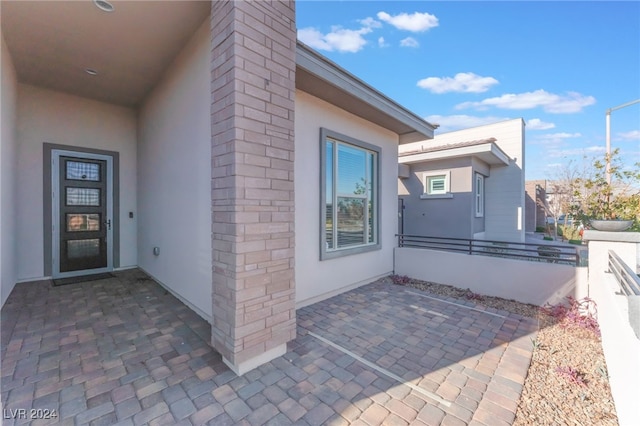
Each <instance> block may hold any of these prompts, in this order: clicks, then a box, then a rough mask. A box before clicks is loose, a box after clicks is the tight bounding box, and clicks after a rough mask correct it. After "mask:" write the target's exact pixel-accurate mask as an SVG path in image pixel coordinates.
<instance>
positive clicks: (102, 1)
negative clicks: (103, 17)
mask: <svg viewBox="0 0 640 426" xmlns="http://www.w3.org/2000/svg"><path fill="white" fill-rule="evenodd" d="M93 4H95V5H96V6H97V7H98V9H100V10H104V11H105V12H113V11H114V10H115V8H114V7H113V5H112V4H111V3H109V2H108V1H107V0H93Z"/></svg>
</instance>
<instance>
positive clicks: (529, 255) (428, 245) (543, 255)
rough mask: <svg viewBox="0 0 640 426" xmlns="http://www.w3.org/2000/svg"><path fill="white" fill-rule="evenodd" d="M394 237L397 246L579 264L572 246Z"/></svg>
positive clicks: (444, 238) (578, 257)
mask: <svg viewBox="0 0 640 426" xmlns="http://www.w3.org/2000/svg"><path fill="white" fill-rule="evenodd" d="M396 236H397V237H398V247H412V248H425V249H432V250H443V251H453V252H459V253H466V254H476V255H483V256H493V257H503V258H507V259H519V260H528V261H532V262H548V263H557V264H562V265H571V266H579V264H580V254H579V253H578V251H577V250H576V248H575V247H567V246H561V245H553V244H528V243H512V242H507V241H493V240H470V239H466V238H447V237H429V236H423V235H407V234H397V235H396Z"/></svg>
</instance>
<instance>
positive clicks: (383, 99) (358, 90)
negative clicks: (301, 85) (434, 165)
mask: <svg viewBox="0 0 640 426" xmlns="http://www.w3.org/2000/svg"><path fill="white" fill-rule="evenodd" d="M296 65H297V66H299V67H301V68H302V69H304V70H305V71H307V72H309V73H310V74H313V75H314V76H316V77H318V78H320V79H323V80H325V81H326V82H328V83H329V84H331V85H333V86H335V87H337V88H338V89H340V90H342V91H344V92H346V93H348V94H350V95H351V96H353V97H355V98H357V99H359V100H360V101H363V102H366V103H368V104H369V105H371V106H372V107H373V108H375V109H377V110H379V111H381V112H383V113H385V114H387V115H388V116H390V117H392V118H394V119H395V120H397V121H399V122H401V123H402V124H404V125H405V126H408V127H410V128H411V129H412V131H410V132H407V133H403V134H400V136H403V135H406V136H407V137H408V138H407V137H405V138H402V139H403V140H404V139H408V140H411V141H413V140H416V139H417V136H416V135H415V133H418V134H419V135H422V137H423V138H427V139H433V132H434V130H435V129H436V127H437V126H435V125H433V124H431V123H429V122H428V121H426V120H424V119H423V118H421V117H419V116H418V115H417V114H415V113H413V112H411V111H410V110H408V109H407V108H405V107H403V106H402V105H400V104H398V103H397V102H395V101H394V100H392V99H391V98H389V97H387V96H386V95H384V94H382V93H381V92H380V91H378V90H376V89H374V88H373V87H372V86H370V85H369V84H367V83H365V82H364V81H362V80H361V79H359V78H358V77H356V76H354V75H353V74H351V73H350V72H348V71H347V70H345V69H344V68H342V67H340V66H339V65H337V64H336V63H334V62H332V61H331V60H330V59H328V58H327V57H325V56H323V55H321V54H319V53H318V52H316V51H315V50H313V49H312V48H310V47H309V46H307V45H305V44H304V43H302V42H300V41H298V42H297V45H296ZM418 140H419V139H418Z"/></svg>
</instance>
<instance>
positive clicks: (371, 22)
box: [359, 17, 382, 28]
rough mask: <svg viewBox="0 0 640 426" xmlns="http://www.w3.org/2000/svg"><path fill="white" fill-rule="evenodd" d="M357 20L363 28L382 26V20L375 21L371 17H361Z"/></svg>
mask: <svg viewBox="0 0 640 426" xmlns="http://www.w3.org/2000/svg"><path fill="white" fill-rule="evenodd" d="M359 22H360V23H361V24H362V26H363V27H365V28H380V27H382V22H380V21H376V20H375V19H373V18H371V17H368V18H364V19H361V20H360V21H359Z"/></svg>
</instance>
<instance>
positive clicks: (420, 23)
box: [378, 12, 438, 33]
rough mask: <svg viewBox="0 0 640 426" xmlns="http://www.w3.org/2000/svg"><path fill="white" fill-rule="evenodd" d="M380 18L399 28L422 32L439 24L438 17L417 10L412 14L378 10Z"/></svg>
mask: <svg viewBox="0 0 640 426" xmlns="http://www.w3.org/2000/svg"><path fill="white" fill-rule="evenodd" d="M378 19H380V20H381V21H384V22H386V23H388V24H391V25H393V26H394V27H396V28H397V29H399V30H405V31H411V32H414V33H421V32H424V31H427V30H429V29H431V28H435V27H437V26H438V18H436V17H435V16H434V15H430V14H428V13H420V12H415V13H412V14H408V13H400V14H398V15H389V14H388V13H387V12H378Z"/></svg>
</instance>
